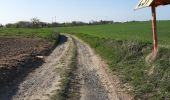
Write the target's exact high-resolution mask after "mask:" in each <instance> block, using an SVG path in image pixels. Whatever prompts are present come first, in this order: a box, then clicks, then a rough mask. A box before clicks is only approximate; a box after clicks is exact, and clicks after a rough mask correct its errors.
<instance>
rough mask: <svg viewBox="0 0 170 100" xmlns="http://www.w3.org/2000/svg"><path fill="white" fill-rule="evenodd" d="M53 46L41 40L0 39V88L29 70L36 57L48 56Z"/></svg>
mask: <svg viewBox="0 0 170 100" xmlns="http://www.w3.org/2000/svg"><path fill="white" fill-rule="evenodd" d="M52 47H53V44H52V43H50V42H48V41H45V40H41V39H28V38H9V37H0V87H3V85H5V84H6V83H7V82H10V81H11V80H12V79H15V78H16V77H17V74H19V73H20V72H22V71H23V70H24V69H27V68H28V66H25V65H28V64H29V63H32V62H34V61H38V62H39V63H40V62H41V60H38V59H37V58H36V56H39V55H42V56H44V55H48V53H50V51H51V49H52Z"/></svg>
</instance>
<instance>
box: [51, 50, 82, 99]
mask: <svg viewBox="0 0 170 100" xmlns="http://www.w3.org/2000/svg"><path fill="white" fill-rule="evenodd" d="M76 69H77V48H76V47H74V49H73V56H72V62H71V64H70V66H69V68H66V70H64V72H63V73H62V75H61V76H62V80H61V83H60V89H59V90H57V91H56V94H55V95H54V96H52V97H51V100H68V99H69V100H77V99H76V98H78V97H79V96H78V95H79V94H78V93H77V89H78V88H77V87H76V86H75V85H76V84H75V82H76V80H74V79H75V73H76Z"/></svg>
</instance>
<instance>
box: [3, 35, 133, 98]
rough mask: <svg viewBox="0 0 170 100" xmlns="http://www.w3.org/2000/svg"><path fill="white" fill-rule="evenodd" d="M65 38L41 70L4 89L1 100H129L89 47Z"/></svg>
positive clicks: (68, 37)
mask: <svg viewBox="0 0 170 100" xmlns="http://www.w3.org/2000/svg"><path fill="white" fill-rule="evenodd" d="M66 36H67V37H65V36H63V37H61V38H60V44H59V45H58V46H57V47H56V48H55V49H54V51H53V52H52V53H51V55H49V56H48V57H45V58H43V59H44V63H43V64H42V65H41V66H39V67H38V68H36V69H35V70H34V71H32V72H30V73H29V74H28V75H27V76H26V77H24V78H22V79H23V80H22V81H20V80H15V81H14V82H13V84H12V85H10V86H7V87H5V88H4V91H3V93H2V91H1V94H0V100H11V99H12V100H132V98H131V96H129V95H128V94H126V93H125V92H123V91H122V90H121V89H119V88H118V87H117V85H118V84H119V82H118V79H117V78H116V77H114V76H113V75H112V74H111V73H110V72H109V69H108V66H107V64H105V62H104V61H103V60H102V59H101V58H100V57H99V56H97V55H96V54H95V53H94V51H93V50H92V49H91V48H90V46H89V45H87V44H86V43H84V42H83V41H82V40H80V39H78V38H76V37H74V36H70V35H66ZM16 83H17V84H16Z"/></svg>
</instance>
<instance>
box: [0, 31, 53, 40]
mask: <svg viewBox="0 0 170 100" xmlns="http://www.w3.org/2000/svg"><path fill="white" fill-rule="evenodd" d="M53 33H55V32H54V30H53V29H51V28H39V29H31V28H0V36H17V37H28V38H42V39H47V40H52V38H53V37H52V34H53Z"/></svg>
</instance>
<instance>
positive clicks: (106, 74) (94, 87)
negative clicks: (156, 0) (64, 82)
mask: <svg viewBox="0 0 170 100" xmlns="http://www.w3.org/2000/svg"><path fill="white" fill-rule="evenodd" d="M75 41H76V44H77V47H78V68H79V69H80V70H79V73H80V76H82V78H81V79H82V82H81V83H82V87H81V91H80V92H81V94H80V95H81V100H131V99H132V98H131V96H129V95H127V94H126V93H124V92H123V90H122V89H120V88H119V86H118V85H119V80H118V78H117V77H116V76H113V75H112V74H111V73H110V71H109V69H108V66H107V65H106V64H105V62H104V61H103V60H102V59H101V58H100V57H98V56H97V55H96V54H95V53H94V51H93V50H92V49H91V48H90V47H89V46H88V45H87V44H86V43H84V42H83V41H81V40H80V39H78V38H75Z"/></svg>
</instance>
